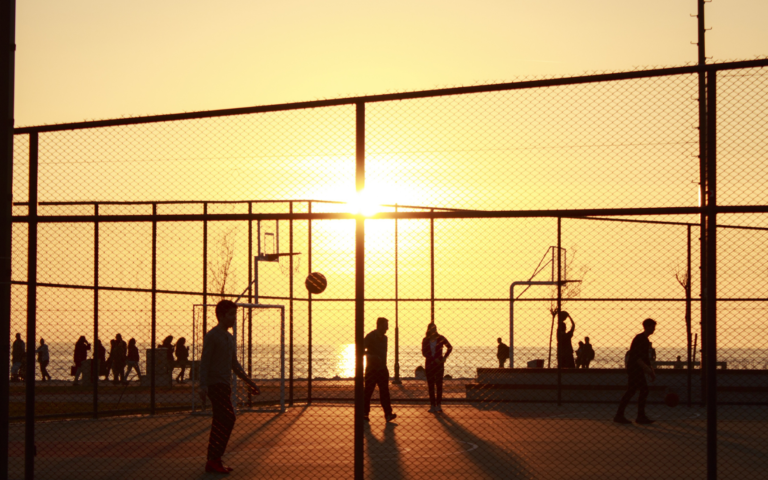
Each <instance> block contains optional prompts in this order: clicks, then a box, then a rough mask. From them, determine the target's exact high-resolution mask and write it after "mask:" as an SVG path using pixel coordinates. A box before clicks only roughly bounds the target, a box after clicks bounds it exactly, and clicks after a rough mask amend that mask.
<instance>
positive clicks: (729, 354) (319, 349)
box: [35, 343, 768, 380]
mask: <svg viewBox="0 0 768 480" xmlns="http://www.w3.org/2000/svg"><path fill="white" fill-rule="evenodd" d="M148 347H149V345H141V346H140V352H141V361H140V366H141V370H142V372H145V371H146V355H145V353H144V352H145V350H146V349H147V348H148ZM49 352H50V357H51V360H50V364H49V365H48V372H49V373H50V374H51V377H52V378H53V379H55V380H69V379H72V377H71V376H70V367H71V366H72V365H73V357H74V345H65V344H60V343H50V344H49ZM625 352H626V349H624V348H614V347H604V348H600V347H596V348H595V359H594V360H593V361H592V364H591V367H592V368H623V362H624V354H625ZM308 353H309V352H308V347H307V346H306V345H294V349H293V359H294V364H293V366H294V378H307V374H308V372H309V360H308V358H309V355H308ZM194 354H195V352H194V351H193V350H192V349H190V359H193V356H194ZM196 354H197V357H198V358H199V355H200V351H199V349H198V351H197V352H196ZM678 355H680V356H681V358H682V359H683V360H685V349H684V348H680V349H657V360H659V361H674V360H675V359H676V357H677V356H678ZM238 359H239V360H240V362H241V364H242V365H243V367H244V368H246V370H247V369H248V355H247V352H246V351H244V348H242V347H241V348H239V349H238ZM289 359H290V352H289V351H288V347H287V346H286V352H285V369H286V376H287V375H288V371H289V361H290V360H289ZM534 359H543V360H544V365H545V367H546V366H547V359H548V348H547V347H517V348H516V349H515V362H514V363H515V365H514V366H515V367H517V368H524V367H525V366H526V364H527V362H528V361H530V360H534ZM696 360H700V358H699V356H698V355H697V357H696ZM717 360H718V361H724V362H727V368H728V369H768V349H721V350H719V351H718V358H717ZM399 363H400V376H401V377H403V378H408V377H413V376H414V371H415V369H416V367H418V366H423V365H424V357H423V356H422V355H421V347H420V346H415V345H403V346H401V347H400V355H399ZM387 364H388V366H389V371H390V374H391V375H392V376H394V374H395V348H394V345H392V344H391V343H390V347H389V352H388V357H387ZM497 366H498V360H496V345H490V346H482V347H481V346H462V345H455V346H454V349H453V353H452V354H451V356H450V358H449V359H448V361H447V362H446V365H445V373H446V374H447V375H451V376H452V377H454V378H475V377H476V376H477V369H478V368H494V367H497ZM507 366H509V362H507ZM551 366H552V367H553V368H554V367H556V361H555V351H554V348H553V351H552V357H551ZM251 368H252V372H253V373H252V376H253V378H255V379H274V378H279V377H280V346H279V345H260V344H256V345H254V346H253V349H252V351H251ZM35 370H36V374H37V378H40V374H39V367H38V366H37V365H35ZM354 372H355V346H354V344H339V345H315V346H313V348H312V378H315V379H333V378H352V377H354Z"/></svg>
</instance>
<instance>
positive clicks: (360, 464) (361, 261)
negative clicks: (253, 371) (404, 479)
mask: <svg viewBox="0 0 768 480" xmlns="http://www.w3.org/2000/svg"><path fill="white" fill-rule="evenodd" d="M355 120H356V122H355V123H356V130H357V131H356V139H355V140H356V148H355V153H356V155H355V157H356V161H355V180H356V182H355V183H356V187H357V192H358V193H360V192H361V191H362V190H363V188H365V103H358V104H357V108H356V119H355ZM364 289H365V219H364V218H363V216H362V214H359V215H358V217H357V219H356V220H355V422H354V428H355V435H354V443H355V447H354V448H355V452H354V456H355V457H354V458H355V461H354V470H355V479H356V480H363V478H364V475H365V468H364V467H365V463H364V462H365V459H364V457H363V454H364V448H365V437H364V431H363V428H364V425H363V423H364V420H363V415H364V411H363V396H364V390H363V389H364V383H363V349H364V345H363V340H364V336H365V290H364Z"/></svg>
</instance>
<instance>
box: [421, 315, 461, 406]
mask: <svg viewBox="0 0 768 480" xmlns="http://www.w3.org/2000/svg"><path fill="white" fill-rule="evenodd" d="M443 347H445V348H446V351H445V355H443ZM452 351H453V347H452V346H451V343H450V342H449V341H448V339H447V338H445V337H444V336H442V335H440V334H438V333H437V325H435V324H434V323H430V324H429V325H428V326H427V334H426V335H425V336H424V340H422V341H421V354H422V355H424V358H426V359H427V361H426V366H425V368H426V371H427V389H428V390H429V403H430V404H431V407H430V408H429V413H443V406H442V402H443V375H445V361H446V360H448V356H449V355H450V354H451V352H452Z"/></svg>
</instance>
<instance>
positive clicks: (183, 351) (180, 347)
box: [176, 337, 189, 383]
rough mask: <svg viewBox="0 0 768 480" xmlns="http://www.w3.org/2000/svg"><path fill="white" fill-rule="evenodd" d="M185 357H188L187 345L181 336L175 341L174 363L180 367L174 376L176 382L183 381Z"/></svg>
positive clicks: (185, 365) (185, 364)
mask: <svg viewBox="0 0 768 480" xmlns="http://www.w3.org/2000/svg"><path fill="white" fill-rule="evenodd" d="M187 359H189V347H187V339H186V338H184V337H181V338H180V339H179V341H178V342H176V365H178V367H179V368H180V369H181V371H180V372H179V374H178V375H177V376H176V381H177V382H178V383H184V373H185V372H186V371H187Z"/></svg>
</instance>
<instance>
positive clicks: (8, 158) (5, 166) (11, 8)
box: [0, 0, 16, 478]
mask: <svg viewBox="0 0 768 480" xmlns="http://www.w3.org/2000/svg"><path fill="white" fill-rule="evenodd" d="M15 52H16V2H15V0H3V1H2V2H0V125H5V126H4V127H2V128H0V372H8V371H9V369H10V364H9V363H10V354H11V351H10V350H11V344H10V340H11V239H12V237H13V235H12V228H13V226H12V224H11V215H12V213H13V91H14V62H15V55H16V53H15ZM9 396H10V384H9V378H8V375H3V376H2V378H0V478H1V477H5V476H7V475H8V453H9V452H8V430H9V421H8V415H9V412H8V400H9Z"/></svg>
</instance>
